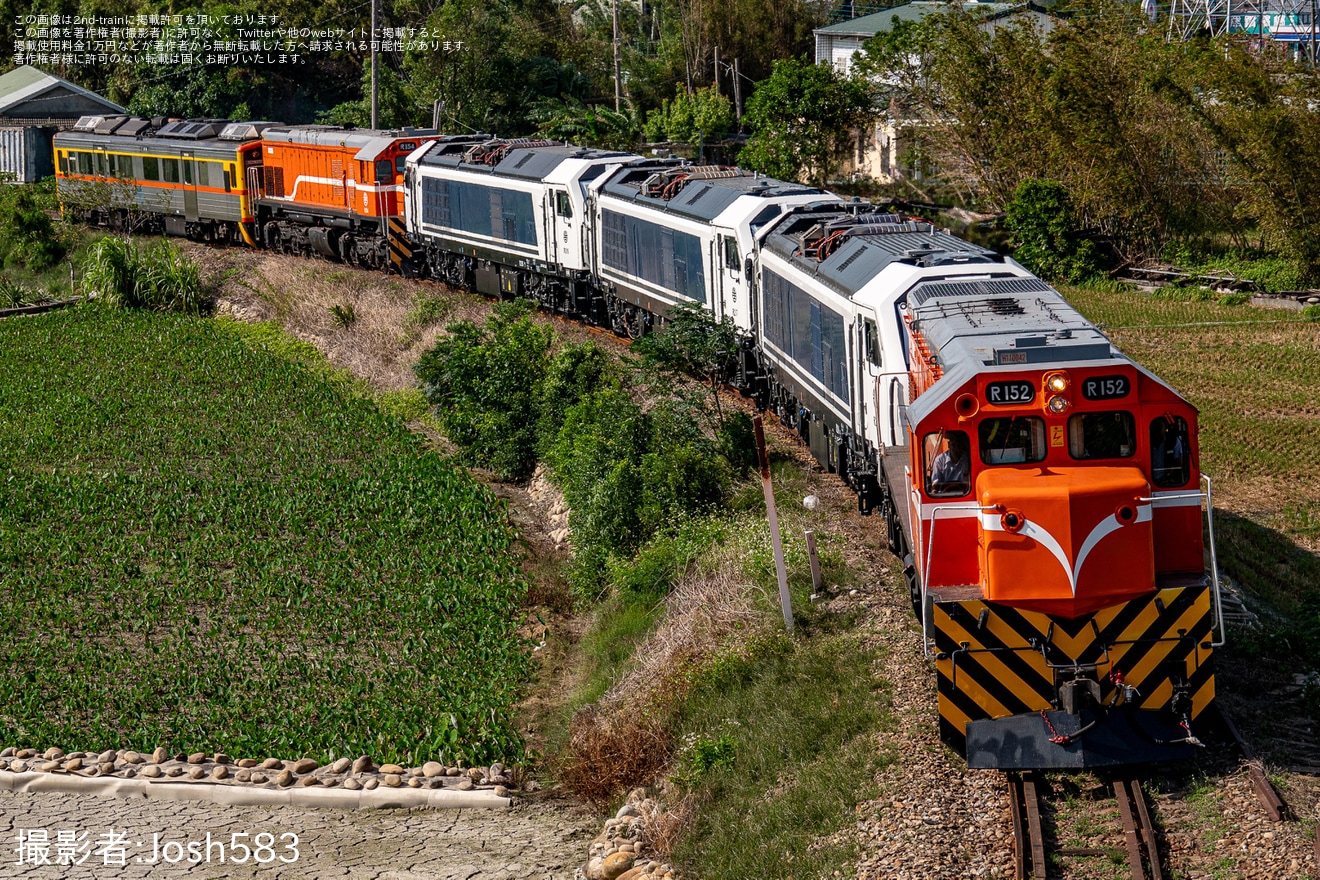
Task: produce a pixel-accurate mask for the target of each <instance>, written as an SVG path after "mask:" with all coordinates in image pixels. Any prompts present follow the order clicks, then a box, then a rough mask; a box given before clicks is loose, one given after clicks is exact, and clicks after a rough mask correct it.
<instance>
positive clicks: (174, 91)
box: [0, 0, 832, 143]
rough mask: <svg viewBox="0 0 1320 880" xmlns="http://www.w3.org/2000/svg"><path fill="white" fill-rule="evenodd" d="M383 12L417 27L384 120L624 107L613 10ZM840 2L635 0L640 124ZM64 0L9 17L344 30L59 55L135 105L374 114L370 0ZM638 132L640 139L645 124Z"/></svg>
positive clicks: (356, 116) (629, 63)
mask: <svg viewBox="0 0 1320 880" xmlns="http://www.w3.org/2000/svg"><path fill="white" fill-rule="evenodd" d="M377 5H378V18H379V20H378V27H380V28H388V29H391V30H393V29H396V28H412V29H414V33H413V35H412V37H413V39H412V41H411V43H410V44H408V43H405V44H404V45H402V46H397V45H394V44H393V43H392V42H391V41H388V40H387V46H388V47H387V48H386V49H385V50H384V51H382V52H380V53H379V56H378V57H379V61H378V64H379V66H380V70H379V80H380V101H379V112H380V117H379V119H380V124H381V125H383V126H397V125H429V124H430V123H431V121H432V119H433V117H434V114H435V113H436V112H437V110H438V111H439V116H440V119H441V121H442V125H443V126H444V127H445V128H446V129H447V130H449V131H469V130H481V131H489V132H494V133H497V134H501V135H505V136H516V135H526V134H530V133H531V132H532V131H533V130H535V129H536V128H537V121H536V120H535V119H534V118H533V116H532V113H533V111H534V109H535V108H536V107H537V106H538V105H539V104H540V103H541V102H543V101H546V100H550V101H555V102H560V103H561V104H563V105H565V106H569V107H571V106H574V105H575V102H577V103H580V104H582V105H583V106H585V107H594V108H600V107H602V106H604V107H607V108H608V109H609V110H610V111H613V109H614V70H613V65H612V58H613V37H614V28H613V18H612V16H611V4H609V3H606V2H599V0H589V2H585V3H576V4H564V3H555V2H552V0H443V2H436V3H426V4H419V3H417V2H415V0H379V3H378V4H377ZM831 5H832V4H831V3H829V2H826V0H788V2H778V0H773V2H772V0H732V2H721V3H716V2H713V0H657V2H654V3H647V4H632V3H621V4H619V10H618V11H619V38H620V43H621V54H622V73H623V76H622V82H623V88H624V97H625V99H626V100H627V101H628V103H629V104H630V105H631V107H632V109H633V112H634V113H635V114H637V115H636V118H637V119H641V118H642V117H643V116H644V115H645V113H646V112H647V111H649V110H651V109H654V108H657V107H659V106H660V103H661V101H662V100H663V99H665V98H668V97H671V96H672V95H673V94H674V88H675V86H676V85H681V86H682V88H683V90H684V92H685V93H690V92H693V91H695V90H696V89H699V88H701V87H703V86H709V85H712V84H714V83H715V81H716V71H717V68H716V63H715V62H716V53H717V52H718V55H719V61H720V65H719V68H720V69H719V84H720V87H721V90H722V91H723V92H724V93H725V94H726V95H728V94H731V93H732V91H733V71H732V62H733V61H734V60H735V59H736V60H737V61H738V62H739V69H740V74H741V76H742V77H744V78H745V79H744V80H743V82H744V84H745V85H750V83H752V82H754V81H756V80H759V79H761V78H763V77H765V76H766V75H768V74H769V72H770V67H771V65H772V63H773V62H774V61H775V60H777V59H779V58H783V57H787V56H790V55H798V54H801V53H803V52H805V51H807V50H808V49H809V48H810V47H811V43H812V35H811V32H812V29H813V28H815V27H819V26H820V25H822V24H824V23H825V22H826V15H827V13H828V10H829V8H830V6H831ZM56 6H57V8H52V7H50V6H49V5H46V6H42V5H41V4H37V3H34V2H31V0H6V2H5V3H4V4H2V8H0V13H3V15H4V17H5V20H6V21H10V22H13V21H14V20H15V18H16V17H17V16H26V15H28V14H33V15H35V14H38V13H50V12H56V11H58V12H64V13H68V14H71V15H80V16H91V15H97V14H101V15H114V16H130V17H131V16H134V15H136V14H139V13H141V14H158V13H161V12H168V13H171V14H174V15H178V16H181V18H182V19H183V20H184V21H186V18H187V16H190V15H192V16H196V15H208V16H210V17H211V22H210V24H209V27H210V28H211V30H212V31H213V32H214V36H213V42H214V41H238V40H240V39H247V40H251V39H253V37H251V36H250V35H249V36H246V37H243V36H242V35H241V34H240V33H239V29H240V27H242V28H247V29H249V30H251V29H262V30H265V29H270V28H282V27H291V28H294V29H297V30H302V29H307V30H309V31H325V30H330V31H332V32H333V31H338V30H341V29H342V31H343V33H342V34H339V35H337V37H332V39H330V40H328V41H324V42H325V43H326V45H324V46H323V45H317V46H316V47H313V46H312V45H311V42H312V40H311V39H309V38H306V37H304V38H302V39H301V40H298V41H297V42H300V43H302V45H301V46H298V47H296V48H295V49H294V50H293V51H292V52H285V50H283V49H281V50H277V54H276V55H275V57H276V58H277V59H278V53H279V52H284V54H286V56H287V55H296V56H297V58H296V60H294V59H292V58H289V57H286V58H285V59H284V60H283V61H282V62H278V61H277V63H269V61H268V60H267V58H266V56H265V53H263V52H256V51H253V52H242V53H237V56H236V57H235V56H234V55H232V54H231V56H230V57H229V58H227V59H223V60H222V59H220V58H217V57H208V56H214V55H215V54H216V53H211V52H208V51H206V50H204V49H200V47H198V48H199V51H194V52H193V53H192V54H191V55H190V56H187V57H185V58H183V59H182V60H181V62H180V63H171V64H148V63H139V62H137V61H135V60H131V59H130V60H126V61H125V60H120V61H111V60H110V58H109V54H110V53H107V58H106V60H105V61H102V62H100V63H96V64H90V65H76V66H73V65H70V66H63V67H62V66H60V65H59V64H58V62H57V63H56V64H55V65H53V66H52V67H53V72H55V73H57V74H59V75H61V76H65V77H67V78H69V79H72V80H73V81H74V82H76V83H78V84H79V85H81V86H83V87H85V88H90V89H92V90H94V91H97V92H99V93H102V94H105V95H106V96H107V97H108V98H110V99H111V100H113V101H116V102H118V103H120V104H123V105H124V106H126V107H128V108H129V109H130V110H131V111H132V112H134V113H142V114H149V115H179V116H191V117H212V118H215V117H226V118H249V119H276V120H281V121H285V122H291V123H308V122H313V121H316V120H317V119H320V120H324V121H328V122H334V123H339V124H343V123H349V122H351V123H353V124H356V125H365V124H367V123H368V122H369V120H370V103H369V97H368V94H367V92H368V86H367V85H366V84H367V83H368V82H369V81H370V52H368V51H364V50H363V49H362V48H361V43H362V42H364V41H365V39H366V34H367V31H368V30H369V28H370V21H371V6H372V4H369V3H368V4H363V3H346V2H343V0H330V2H328V3H312V2H309V0H272V2H258V0H198V2H194V3H185V4H183V5H178V4H175V5H173V6H169V5H162V4H160V3H156V2H154V0H129V2H126V3H119V4H115V5H114V6H113V8H111V7H109V6H106V5H105V4H104V3H98V2H93V0H72V2H64V3H61V4H57V5H56ZM225 16H229V17H230V19H229V21H228V22H226V20H225ZM247 16H251V19H250V20H246V17H247ZM240 21H242V24H240V23H239V22H240ZM259 22H260V23H259ZM423 31H425V33H426V38H425V39H423V38H422V37H421V36H420V34H421V33H422V32H423ZM272 39H273V38H272ZM270 41H271V40H265V42H270ZM317 42H318V44H319V43H321V42H322V41H317ZM222 51H223V50H222ZM126 54H128V53H126ZM258 55H260V56H261V60H260V62H258V61H257V60H256V56H258ZM635 131H636V132H637V133H640V126H637V127H635ZM634 143H635V141H634Z"/></svg>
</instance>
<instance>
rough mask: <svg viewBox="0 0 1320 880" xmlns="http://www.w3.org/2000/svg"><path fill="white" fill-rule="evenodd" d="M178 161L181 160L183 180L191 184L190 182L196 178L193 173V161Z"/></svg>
mask: <svg viewBox="0 0 1320 880" xmlns="http://www.w3.org/2000/svg"><path fill="white" fill-rule="evenodd" d="M180 161H182V162H183V182H184V183H187V184H190V185H191V184H192V182H193V181H194V180H196V177H195V176H194V175H193V163H192V161H191V160H188V159H183V160H180Z"/></svg>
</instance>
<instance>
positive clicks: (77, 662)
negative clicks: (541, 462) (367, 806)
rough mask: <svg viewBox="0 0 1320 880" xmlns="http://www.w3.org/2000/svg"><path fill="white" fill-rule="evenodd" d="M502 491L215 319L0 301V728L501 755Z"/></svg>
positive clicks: (511, 646) (101, 739)
mask: <svg viewBox="0 0 1320 880" xmlns="http://www.w3.org/2000/svg"><path fill="white" fill-rule="evenodd" d="M511 538H512V535H511V532H510V530H509V528H508V526H507V523H506V520H505V517H504V514H503V510H502V508H501V507H500V506H499V504H498V502H497V501H496V500H495V499H494V498H493V496H491V495H490V494H489V493H488V492H487V491H486V490H485V489H484V488H483V487H481V486H480V485H478V484H477V483H475V482H474V481H473V480H472V479H471V478H470V477H468V476H467V475H466V474H465V473H464V472H462V471H461V470H459V469H458V468H455V467H453V466H452V465H450V464H449V463H448V462H446V461H444V460H443V459H441V458H439V457H438V456H436V455H435V454H433V453H431V452H428V451H426V450H425V449H424V448H423V447H422V444H421V441H420V440H419V439H418V438H416V437H415V436H414V435H412V434H410V433H409V432H408V430H407V429H406V428H405V427H404V426H403V425H402V424H401V423H400V422H398V421H396V420H393V419H391V418H389V417H387V416H385V415H384V414H382V413H381V412H379V411H378V410H377V409H376V408H375V406H374V405H373V404H372V403H370V402H369V401H367V400H363V399H360V398H355V397H352V396H349V395H347V394H345V393H344V391H343V390H342V388H340V387H337V386H336V385H334V384H333V383H330V382H327V381H325V380H324V379H323V378H318V377H317V376H315V375H313V373H312V372H310V371H308V370H307V369H305V368H303V367H301V366H297V365H295V364H292V363H290V362H289V361H286V360H283V359H281V358H279V357H277V356H276V355H274V354H272V353H270V352H269V351H267V350H266V349H264V348H262V347H261V346H260V345H255V344H252V343H247V342H244V341H243V339H241V338H240V337H239V336H238V335H237V334H236V333H235V332H234V331H233V329H226V327H225V326H224V325H223V324H220V323H217V322H214V321H207V320H199V319H188V318H177V317H169V316H162V315H151V314H127V313H119V312H112V311H108V310H91V309H79V310H74V311H69V312H64V313H57V314H49V315H43V316H40V317H34V318H22V319H10V320H5V321H0V603H2V605H3V607H4V609H5V611H6V617H7V619H8V622H7V623H6V625H5V626H4V627H0V743H3V744H5V745H31V746H37V747H46V746H51V745H59V746H60V747H62V748H64V749H66V750H67V749H85V750H99V749H103V748H107V747H111V746H123V747H129V748H138V749H144V748H151V747H154V746H155V745H157V744H164V745H166V746H167V747H169V748H171V749H175V750H181V751H191V750H194V749H195V750H199V751H200V750H207V751H211V750H218V751H225V752H228V753H230V754H233V755H252V756H263V755H274V756H278V757H290V756H298V755H304V754H305V755H311V756H314V757H316V756H321V757H325V756H329V755H332V754H333V755H350V756H351V755H356V754H360V753H365V754H370V755H373V756H374V757H376V759H377V760H398V761H403V762H410V761H418V760H424V759H427V758H437V759H440V760H450V761H452V760H457V759H463V760H466V761H469V762H472V763H484V762H487V761H490V760H494V759H496V758H500V759H505V760H510V759H512V760H516V759H517V758H518V757H519V756H520V753H521V745H520V740H519V738H518V736H517V734H516V732H515V731H514V729H513V726H512V723H511V720H510V707H511V705H512V703H513V702H514V701H515V700H516V699H517V698H518V696H519V694H520V691H521V689H522V686H523V684H524V683H525V681H526V678H527V674H528V669H529V664H528V660H527V655H526V646H525V645H524V644H523V643H522V641H521V640H520V639H519V638H518V636H517V633H516V629H517V626H518V623H519V617H518V609H519V604H520V601H521V599H522V597H523V595H524V593H525V590H526V585H525V583H524V582H523V580H522V577H521V575H520V574H519V572H518V568H517V565H516V563H515V562H514V561H513V559H512V557H511V555H510V553H509V552H508V550H509V547H510V542H511Z"/></svg>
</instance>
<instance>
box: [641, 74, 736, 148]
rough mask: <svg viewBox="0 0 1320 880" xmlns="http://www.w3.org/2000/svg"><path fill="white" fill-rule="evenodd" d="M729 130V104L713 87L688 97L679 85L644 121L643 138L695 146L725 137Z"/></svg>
mask: <svg viewBox="0 0 1320 880" xmlns="http://www.w3.org/2000/svg"><path fill="white" fill-rule="evenodd" d="M731 128H733V102H732V101H730V100H729V99H728V98H726V97H724V96H723V95H721V94H720V93H719V92H717V91H715V87H714V86H709V87H707V88H704V89H697V91H696V92H695V93H694V94H691V95H689V94H688V93H687V92H686V91H684V89H683V87H682V86H681V85H680V86H679V87H678V90H677V92H676V93H675V95H674V97H673V99H672V100H667V101H665V102H664V104H663V105H661V107H660V108H659V109H658V110H654V111H652V112H651V115H650V116H649V117H647V120H646V133H647V137H649V138H650V139H651V140H656V141H658V140H670V141H677V142H679V143H690V144H695V143H698V142H702V143H704V142H705V141H708V140H712V139H714V138H717V137H719V136H721V135H724V134H727V133H728V131H729V129H731Z"/></svg>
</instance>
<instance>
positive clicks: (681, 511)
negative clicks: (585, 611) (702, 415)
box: [546, 387, 729, 595]
mask: <svg viewBox="0 0 1320 880" xmlns="http://www.w3.org/2000/svg"><path fill="white" fill-rule="evenodd" d="M546 463H547V464H548V465H549V466H550V468H551V470H552V471H553V473H554V475H555V478H556V479H557V480H558V481H559V483H560V486H561V487H562V488H563V491H564V500H565V501H567V502H568V507H569V524H570V526H571V527H572V529H573V546H574V564H573V566H572V570H571V571H570V574H569V580H570V582H571V583H572V584H573V586H574V587H575V588H576V589H578V590H579V591H580V592H582V593H584V594H586V595H594V594H596V593H597V592H598V591H599V590H600V589H601V587H602V586H603V585H604V583H605V580H606V574H607V569H608V566H609V563H610V560H611V559H622V558H631V556H632V555H633V554H634V553H635V552H636V551H637V548H638V547H640V546H641V545H642V543H643V542H645V541H646V540H647V539H648V538H650V537H651V536H652V535H654V534H656V533H657V532H658V531H660V530H661V529H662V528H664V527H665V526H666V525H667V524H668V523H670V522H671V521H672V520H673V519H674V518H675V517H676V516H684V515H687V514H689V513H694V512H698V511H701V510H704V509H707V508H709V507H711V506H713V505H715V504H718V503H719V501H720V500H721V499H722V498H723V497H724V494H725V492H726V491H727V488H728V485H729V473H728V468H727V467H726V466H725V465H724V463H723V462H722V461H721V459H720V458H719V457H718V455H716V452H715V448H714V444H713V443H711V442H710V441H709V440H705V439H704V438H702V437H701V435H700V432H699V429H698V427H697V426H696V424H695V422H694V421H693V420H692V419H691V418H688V417H687V416H686V415H685V413H684V412H683V411H682V409H681V408H680V407H679V406H677V405H675V404H674V403H673V402H671V401H661V402H660V403H658V404H656V405H655V406H654V407H653V408H652V409H651V411H650V412H647V413H644V412H643V411H642V408H641V407H640V406H639V405H638V404H637V403H636V402H635V401H633V399H632V398H631V397H630V396H629V395H628V393H627V392H626V391H624V390H623V389H621V388H617V387H615V388H605V389H603V390H600V391H596V392H592V393H591V394H589V395H587V396H586V397H584V398H583V399H582V400H581V401H579V402H578V403H577V404H575V405H574V406H572V407H570V408H569V410H568V412H567V413H566V415H565V418H564V424H563V427H562V428H561V429H560V431H559V436H558V438H557V439H556V441H555V443H554V444H553V445H552V446H551V447H550V448H549V449H548V451H547V455H546Z"/></svg>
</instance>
